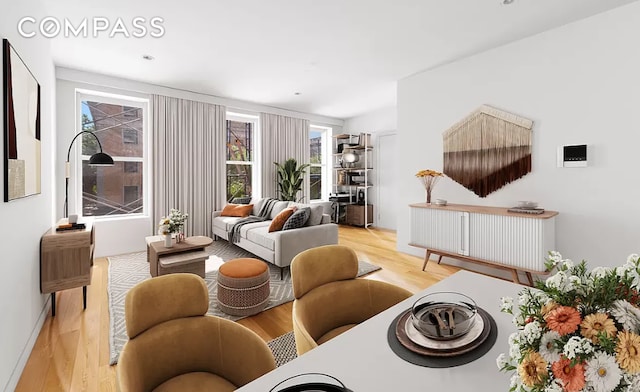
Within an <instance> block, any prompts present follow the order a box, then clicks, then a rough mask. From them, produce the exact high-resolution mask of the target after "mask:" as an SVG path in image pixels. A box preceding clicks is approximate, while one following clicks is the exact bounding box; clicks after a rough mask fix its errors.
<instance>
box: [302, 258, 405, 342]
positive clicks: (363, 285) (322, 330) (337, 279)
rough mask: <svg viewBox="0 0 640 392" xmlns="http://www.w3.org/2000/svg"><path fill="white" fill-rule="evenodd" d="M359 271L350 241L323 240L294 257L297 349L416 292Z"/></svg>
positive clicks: (358, 321) (350, 326)
mask: <svg viewBox="0 0 640 392" xmlns="http://www.w3.org/2000/svg"><path fill="white" fill-rule="evenodd" d="M357 275H358V258H357V256H356V253H355V252H354V251H353V250H352V249H351V248H348V247H346V246H342V245H326V246H320V247H317V248H312V249H309V250H306V251H304V252H301V253H299V254H298V255H297V256H296V257H295V258H294V259H293V261H292V263H291V277H292V281H293V294H294V296H295V300H294V301H293V314H292V318H293V332H294V334H295V338H296V350H297V352H298V355H302V354H304V353H305V352H307V351H309V350H311V349H313V348H315V347H317V346H318V345H320V344H322V343H324V342H326V341H328V340H330V339H332V338H334V337H336V336H338V335H340V334H341V333H343V332H345V331H347V330H349V329H351V328H353V327H354V326H356V325H358V324H359V323H361V322H363V321H365V320H367V319H369V318H371V317H372V316H374V315H376V314H378V313H380V312H382V311H383V310H385V309H387V308H389V307H391V306H393V305H395V304H397V303H398V302H400V301H402V300H404V299H406V298H409V297H410V296H411V295H412V294H411V292H410V291H407V290H405V289H403V288H400V287H397V286H394V285H392V284H389V283H385V282H379V281H374V280H370V279H356V277H357Z"/></svg>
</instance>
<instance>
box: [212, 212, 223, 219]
mask: <svg viewBox="0 0 640 392" xmlns="http://www.w3.org/2000/svg"><path fill="white" fill-rule="evenodd" d="M220 214H222V211H213V214H211V219H213V218H217V217H219V216H220Z"/></svg>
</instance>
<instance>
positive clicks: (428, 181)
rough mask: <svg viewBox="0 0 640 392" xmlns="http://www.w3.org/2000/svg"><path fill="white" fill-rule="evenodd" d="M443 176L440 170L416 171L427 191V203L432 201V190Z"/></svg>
mask: <svg viewBox="0 0 640 392" xmlns="http://www.w3.org/2000/svg"><path fill="white" fill-rule="evenodd" d="M442 176H443V174H442V173H440V172H439V171H435V170H431V169H425V170H420V171H419V172H417V173H416V177H418V179H419V180H420V181H421V182H422V185H423V186H424V189H425V191H427V204H430V203H431V191H432V190H433V187H434V186H436V183H437V182H438V180H439V179H440V178H441V177H442Z"/></svg>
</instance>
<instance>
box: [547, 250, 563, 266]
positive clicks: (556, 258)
mask: <svg viewBox="0 0 640 392" xmlns="http://www.w3.org/2000/svg"><path fill="white" fill-rule="evenodd" d="M547 260H549V261H552V262H553V265H554V266H556V265H558V264H559V263H560V262H562V255H561V254H560V252H556V251H555V250H552V251H551V252H549V256H547Z"/></svg>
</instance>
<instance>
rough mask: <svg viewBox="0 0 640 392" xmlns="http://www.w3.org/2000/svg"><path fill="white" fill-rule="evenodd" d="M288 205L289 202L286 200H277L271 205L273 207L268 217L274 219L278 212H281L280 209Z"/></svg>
mask: <svg viewBox="0 0 640 392" xmlns="http://www.w3.org/2000/svg"><path fill="white" fill-rule="evenodd" d="M288 206H289V202H288V201H278V202H276V203H275V204H274V205H273V209H272V210H271V215H270V216H269V219H274V218H275V217H276V216H278V214H279V213H281V212H282V210H284V209H285V208H287V207H288Z"/></svg>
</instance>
